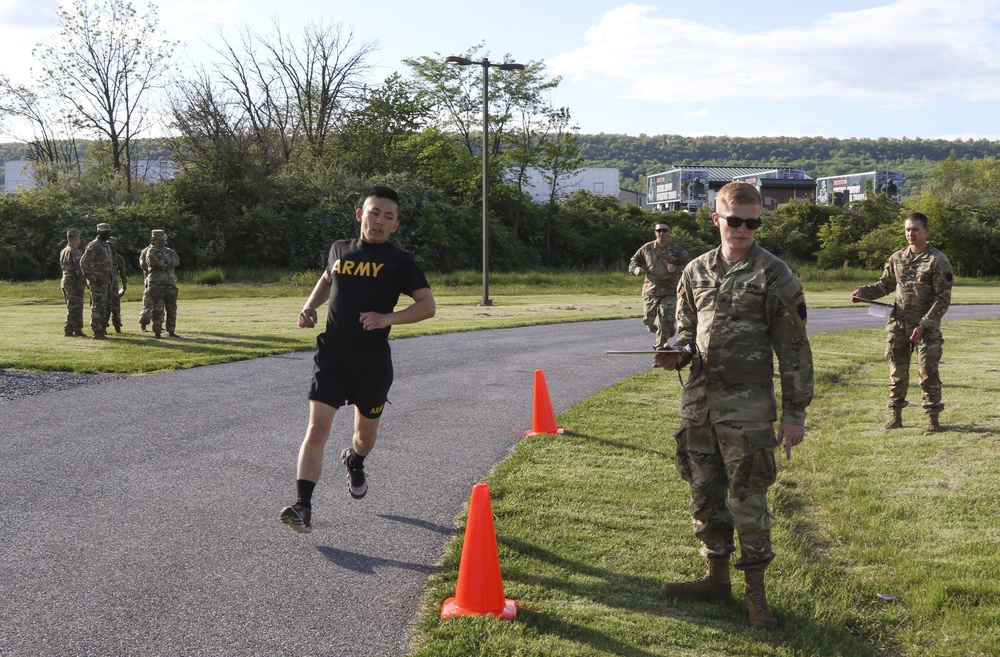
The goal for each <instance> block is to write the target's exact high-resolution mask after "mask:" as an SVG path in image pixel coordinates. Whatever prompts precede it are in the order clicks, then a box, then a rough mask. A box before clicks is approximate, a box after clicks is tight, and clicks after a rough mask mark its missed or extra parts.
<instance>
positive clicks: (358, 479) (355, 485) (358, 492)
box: [340, 447, 368, 500]
mask: <svg viewBox="0 0 1000 657" xmlns="http://www.w3.org/2000/svg"><path fill="white" fill-rule="evenodd" d="M354 455H355V454H354V448H352V447H348V448H346V449H345V450H344V451H343V452H341V453H340V460H341V461H343V462H344V467H345V468H347V490H348V491H349V492H350V493H351V497H353V498H354V499H356V500H360V499H361V498H362V497H364V496H365V493H367V492H368V480H367V478H366V477H365V466H364V464H363V463H362V464H359V465H358V466H357V467H354V468H352V467H351V457H352V456H354Z"/></svg>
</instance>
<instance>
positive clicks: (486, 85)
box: [444, 55, 524, 306]
mask: <svg viewBox="0 0 1000 657" xmlns="http://www.w3.org/2000/svg"><path fill="white" fill-rule="evenodd" d="M444 61H445V62H446V63H448V64H458V65H459V66H473V65H474V66H482V67H483V298H482V300H481V301H480V302H479V305H480V306H492V305H493V302H492V301H491V300H490V230H489V186H490V151H489V145H490V142H489V134H490V76H489V70H490V67H491V66H493V67H495V68H498V69H500V70H501V71H521V70H524V64H515V63H514V62H504V63H502V64H495V63H491V62H490V60H488V59H486V58H485V57H484V58H483V60H482V61H481V62H477V61H473V60H471V59H468V58H466V57H456V56H454V55H452V56H451V57H448V58H447V59H446V60H444Z"/></svg>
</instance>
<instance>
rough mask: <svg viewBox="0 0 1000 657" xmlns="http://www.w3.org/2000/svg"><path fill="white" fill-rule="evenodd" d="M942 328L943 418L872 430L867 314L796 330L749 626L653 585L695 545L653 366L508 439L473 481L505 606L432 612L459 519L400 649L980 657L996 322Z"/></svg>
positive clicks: (998, 590)
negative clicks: (925, 431)
mask: <svg viewBox="0 0 1000 657" xmlns="http://www.w3.org/2000/svg"><path fill="white" fill-rule="evenodd" d="M945 332H946V336H947V338H946V339H947V342H946V346H945V360H944V362H943V363H942V372H943V376H944V378H945V401H946V403H947V404H948V407H947V409H946V411H945V413H944V415H943V416H942V417H943V425H944V428H945V429H946V431H945V432H944V433H941V434H938V435H935V436H931V437H924V436H923V435H922V427H923V417H922V414H921V412H920V410H919V405H917V406H916V407H912V408H910V409H908V410H907V412H906V413H905V415H904V421H905V428H904V429H901V430H897V431H893V432H888V433H887V432H884V431H882V429H881V426H882V424H883V423H884V421H885V419H886V413H887V410H886V409H885V402H886V399H887V389H886V381H887V368H886V364H885V362H884V361H883V360H882V359H881V353H880V351H881V344H882V341H883V333H882V331H880V330H872V329H865V330H855V331H848V332H844V333H836V334H822V335H817V336H814V337H813V339H812V344H813V350H814V357H815V364H816V375H817V389H816V399H815V401H814V402H813V404H812V406H811V408H810V416H809V422H808V433H807V437H806V441H805V442H804V443H803V444H802V445H801V446H800V447H799V448H797V449H796V450H795V452H794V453H793V459H792V460H791V461H785V459H784V456H783V452H782V455H781V456H779V457H778V458H779V465H778V467H779V480H778V482H777V484H776V485H775V486H774V488H773V489H772V494H771V506H772V509H773V511H774V514H775V521H774V530H773V531H774V542H775V548H776V551H777V553H778V557H777V559H776V560H775V562H774V564H773V565H772V567H771V568H770V569H769V571H768V572H769V578H768V589H769V598H770V600H771V603H772V606H773V607H774V608H775V610H776V612H777V613H778V615H779V618H780V620H781V622H782V627H781V628H779V629H778V630H777V631H775V632H772V633H766V632H763V631H761V630H752V629H750V628H749V627H748V626H747V625H746V621H745V620H744V619H743V617H742V614H741V612H740V611H739V609H738V607H737V606H736V605H720V604H713V603H694V604H692V603H681V602H676V601H669V600H666V599H664V598H662V597H661V596H660V595H659V587H660V585H661V584H662V582H664V581H667V580H676V579H679V578H682V579H689V578H693V577H697V576H699V575H700V574H701V573H702V572H703V571H704V561H703V559H702V558H701V557H699V555H698V553H697V544H696V541H695V539H694V537H693V535H692V532H691V523H690V518H689V516H688V513H687V486H686V484H684V482H682V481H681V480H680V478H679V476H678V475H677V474H676V472H675V470H674V466H673V450H674V441H673V439H672V434H673V431H674V430H675V429H676V427H677V426H679V421H678V417H677V410H678V408H677V407H678V404H677V400H678V397H679V387H678V384H677V380H676V378H675V377H673V376H670V375H668V374H667V373H664V372H661V371H651V372H649V373H646V374H641V375H638V376H635V377H632V378H630V379H628V380H625V381H623V382H621V383H619V384H617V385H615V386H612V387H610V388H607V389H605V390H604V391H602V392H601V393H599V394H597V395H595V396H593V397H591V398H589V399H587V400H585V401H583V402H581V403H580V404H577V405H576V406H575V407H574V408H572V409H571V410H569V411H567V412H566V413H563V414H561V415H560V416H559V418H558V421H559V426H560V427H565V428H566V434H564V435H561V436H538V437H535V438H532V439H529V440H525V441H523V442H522V443H520V444H519V445H518V446H517V447H516V448H515V450H514V451H513V453H512V455H511V456H510V458H508V459H507V460H505V461H504V462H503V463H501V464H500V465H499V466H498V467H497V468H496V470H495V471H494V472H493V474H492V475H491V476H490V477H489V479H488V480H487V481H488V483H489V484H490V488H491V499H492V504H493V513H494V516H495V522H496V528H497V537H498V542H499V547H500V560H501V567H502V570H503V576H504V587H505V595H506V596H507V597H508V598H513V599H515V600H517V601H518V602H519V604H520V614H519V616H518V619H517V620H516V621H514V622H506V621H498V620H494V619H489V618H457V619H449V620H447V621H441V620H439V618H438V614H439V611H440V605H441V602H442V601H443V600H444V598H446V597H448V596H450V595H454V587H455V582H456V579H457V569H458V562H459V558H460V552H461V545H462V543H461V541H462V538H463V537H462V536H461V535H460V536H458V537H456V539H455V541H454V542H453V543H452V545H451V549H450V550H449V552H448V554H447V556H446V557H445V559H444V561H443V564H442V566H441V569H440V571H439V572H437V573H436V574H435V575H434V576H433V577H432V578H431V582H430V587H431V588H430V591H429V593H428V595H427V597H426V600H425V605H424V610H423V613H422V615H421V617H420V620H419V624H418V628H417V637H416V646H415V647H414V652H413V653H412V654H413V655H417V656H419V657H459V656H461V657H470V656H476V655H479V656H483V657H487V656H489V657H492V656H495V655H519V656H529V655H531V656H539V657H541V656H545V657H560V656H570V655H572V656H580V655H620V656H627V657H646V656H652V655H670V656H675V655H692V656H693V655H731V656H744V655H782V656H784V655H788V656H792V655H801V656H807V655H808V656H811V655H830V656H842V655H852V656H854V657H862V656H868V655H872V656H875V655H908V656H917V655H926V656H931V655H933V656H953V657H968V656H974V655H982V656H985V655H996V654H997V646H998V645H1000V560H998V559H997V558H996V546H997V544H998V541H1000V440H998V439H1000V410H998V407H997V403H996V402H997V398H998V395H1000V385H998V383H997V382H998V381H1000V374H998V372H1000V356H998V354H997V351H996V345H997V338H996V337H995V336H997V335H1000V320H995V319H991V320H976V321H968V322H957V323H950V324H948V325H947V328H946V331H945ZM859 345H862V348H861V349H859ZM919 394H920V391H919V388H914V389H913V390H912V391H911V399H919ZM664 400H667V401H666V402H664ZM622 409H627V413H622ZM741 586H742V577H741V576H740V575H739V574H738V573H734V589H735V590H737V592H739V591H740V590H741V588H740V587H741ZM878 594H885V595H891V596H893V597H894V598H895V601H894V602H886V601H884V600H883V599H881V598H879V597H878Z"/></svg>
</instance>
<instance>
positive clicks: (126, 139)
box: [33, 0, 176, 189]
mask: <svg viewBox="0 0 1000 657" xmlns="http://www.w3.org/2000/svg"><path fill="white" fill-rule="evenodd" d="M157 24H158V22H157V18H156V8H155V6H154V5H150V8H149V11H148V13H147V14H146V15H145V16H138V14H137V13H136V10H135V8H134V7H133V6H132V4H131V3H130V2H128V1H127V0H74V1H73V3H72V5H70V6H69V7H68V8H63V9H60V11H59V14H58V19H57V27H58V35H57V37H56V39H55V41H54V43H52V44H50V45H40V46H39V47H38V48H36V49H35V51H34V53H33V54H34V56H35V57H36V58H37V59H38V60H39V62H40V63H41V65H42V73H41V75H42V79H41V80H40V85H41V86H42V88H43V89H44V93H45V94H47V95H49V96H51V97H54V98H59V99H62V100H64V101H65V102H66V103H68V104H69V105H70V106H71V107H72V108H73V113H72V114H71V116H70V117H69V119H70V123H71V125H72V126H73V127H74V128H76V129H77V130H81V131H83V133H84V135H82V136H86V135H87V134H91V135H94V136H96V137H98V138H100V139H106V140H107V141H108V143H109V145H110V147H109V155H110V157H111V163H110V164H111V168H112V169H113V170H114V171H120V172H123V173H124V176H125V180H126V185H127V188H128V189H131V181H132V171H131V165H132V157H133V147H134V140H135V139H136V137H137V136H138V135H140V134H141V133H142V132H143V131H144V130H145V129H146V128H147V127H148V125H147V117H148V116H151V115H152V113H151V112H150V111H149V110H150V106H149V103H150V98H149V96H150V92H151V91H153V90H154V89H156V88H158V87H159V86H160V84H161V79H162V77H163V74H164V73H165V72H166V70H167V66H168V63H169V61H170V58H171V57H172V56H173V52H174V48H175V46H176V44H175V43H173V42H171V41H169V40H167V39H165V38H163V37H161V36H159V35H158V34H157Z"/></svg>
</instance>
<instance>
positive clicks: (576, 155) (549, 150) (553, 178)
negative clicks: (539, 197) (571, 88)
mask: <svg viewBox="0 0 1000 657" xmlns="http://www.w3.org/2000/svg"><path fill="white" fill-rule="evenodd" d="M569 120H570V116H569V110H568V109H566V108H565V107H564V108H561V109H559V110H557V111H554V112H552V113H551V114H550V115H549V126H550V128H551V130H550V131H549V132H547V134H546V135H545V136H544V138H543V139H541V140H540V141H539V144H538V146H539V149H540V151H541V152H540V154H539V157H538V165H539V167H540V169H541V172H542V178H543V179H544V180H545V184H546V185H547V187H548V197H549V203H548V212H547V213H546V221H545V259H546V262H548V260H549V259H550V258H551V256H552V218H553V217H554V216H555V214H556V210H557V205H558V201H559V198H560V195H561V192H562V191H563V189H564V187H565V184H566V180H567V179H568V178H570V177H572V176H574V175H576V173H577V172H578V171H579V170H580V168H581V167H582V166H583V158H582V157H581V156H580V145H579V142H578V140H577V136H576V134H575V131H576V129H577V128H576V127H573V128H570V127H569ZM617 200H618V199H615V201H616V202H617Z"/></svg>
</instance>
